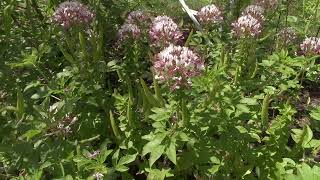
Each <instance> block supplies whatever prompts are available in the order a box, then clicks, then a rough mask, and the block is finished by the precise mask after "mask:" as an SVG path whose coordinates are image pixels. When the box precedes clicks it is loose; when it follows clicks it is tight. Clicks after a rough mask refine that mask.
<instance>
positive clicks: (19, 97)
mask: <svg viewBox="0 0 320 180" xmlns="http://www.w3.org/2000/svg"><path fill="white" fill-rule="evenodd" d="M24 113H25V109H24V98H23V95H22V93H21V90H20V88H18V90H17V117H18V119H19V120H20V119H22V117H23V114H24Z"/></svg>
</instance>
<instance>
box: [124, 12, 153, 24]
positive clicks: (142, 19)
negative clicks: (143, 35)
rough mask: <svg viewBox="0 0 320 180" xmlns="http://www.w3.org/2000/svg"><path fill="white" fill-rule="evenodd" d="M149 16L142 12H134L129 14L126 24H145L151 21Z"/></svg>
mask: <svg viewBox="0 0 320 180" xmlns="http://www.w3.org/2000/svg"><path fill="white" fill-rule="evenodd" d="M149 19H150V18H149V17H148V15H147V14H146V13H145V12H143V11H140V10H137V11H132V12H130V13H129V15H128V17H127V19H126V23H128V24H143V23H146V22H148V21H149Z"/></svg>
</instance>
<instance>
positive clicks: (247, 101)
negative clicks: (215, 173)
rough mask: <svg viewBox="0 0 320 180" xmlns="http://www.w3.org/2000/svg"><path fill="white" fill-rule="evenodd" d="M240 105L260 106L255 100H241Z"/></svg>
mask: <svg viewBox="0 0 320 180" xmlns="http://www.w3.org/2000/svg"><path fill="white" fill-rule="evenodd" d="M240 103H242V104H247V105H250V106H252V105H257V104H258V102H257V100H256V99H254V98H243V99H241V100H240Z"/></svg>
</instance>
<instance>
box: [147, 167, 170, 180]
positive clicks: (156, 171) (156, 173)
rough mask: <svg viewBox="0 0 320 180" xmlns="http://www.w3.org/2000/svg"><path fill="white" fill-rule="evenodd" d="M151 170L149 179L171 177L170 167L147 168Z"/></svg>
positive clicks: (162, 179)
mask: <svg viewBox="0 0 320 180" xmlns="http://www.w3.org/2000/svg"><path fill="white" fill-rule="evenodd" d="M147 171H148V172H149V174H148V177H147V180H164V179H165V177H166V176H167V177H170V176H171V175H170V173H169V171H170V169H161V171H160V170H159V169H150V170H147Z"/></svg>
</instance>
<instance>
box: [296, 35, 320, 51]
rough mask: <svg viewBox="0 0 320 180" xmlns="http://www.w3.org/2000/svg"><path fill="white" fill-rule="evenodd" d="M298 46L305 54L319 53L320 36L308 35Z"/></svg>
mask: <svg viewBox="0 0 320 180" xmlns="http://www.w3.org/2000/svg"><path fill="white" fill-rule="evenodd" d="M300 48H301V50H302V52H303V53H304V54H305V55H320V38H317V37H308V38H306V39H305V40H304V41H303V42H302V43H301V44H300Z"/></svg>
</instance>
